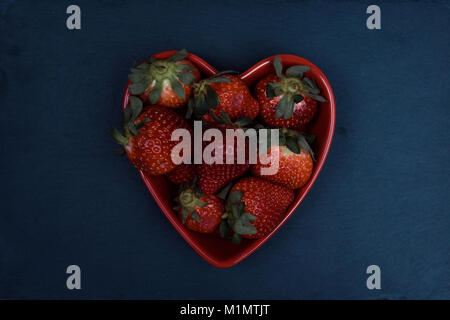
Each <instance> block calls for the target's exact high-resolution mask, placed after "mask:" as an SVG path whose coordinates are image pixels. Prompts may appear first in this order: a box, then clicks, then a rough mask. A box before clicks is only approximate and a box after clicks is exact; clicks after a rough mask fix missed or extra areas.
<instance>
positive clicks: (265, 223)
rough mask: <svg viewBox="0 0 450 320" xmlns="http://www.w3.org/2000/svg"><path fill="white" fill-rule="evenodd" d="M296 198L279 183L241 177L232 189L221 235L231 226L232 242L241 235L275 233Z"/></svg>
mask: <svg viewBox="0 0 450 320" xmlns="http://www.w3.org/2000/svg"><path fill="white" fill-rule="evenodd" d="M293 201H294V192H293V191H292V190H290V189H288V188H286V187H283V186H281V185H279V184H277V183H273V182H270V181H267V180H263V179H260V178H256V177H248V178H243V179H241V180H239V181H238V182H237V183H236V184H235V185H234V186H233V187H232V188H231V190H230V192H229V195H228V199H227V203H226V213H225V214H224V215H223V218H224V219H226V220H224V221H223V222H222V223H221V225H220V234H221V236H222V237H225V236H226V235H227V234H228V233H229V229H230V228H231V230H232V231H234V234H233V237H232V241H233V242H235V243H239V242H240V240H241V237H243V238H247V239H256V238H262V237H264V236H266V235H267V234H269V233H270V232H272V231H273V230H274V229H275V227H276V226H277V225H278V224H279V223H280V221H281V220H282V219H283V217H284V215H285V212H286V209H287V208H288V207H289V205H290V204H291V203H292V202H293Z"/></svg>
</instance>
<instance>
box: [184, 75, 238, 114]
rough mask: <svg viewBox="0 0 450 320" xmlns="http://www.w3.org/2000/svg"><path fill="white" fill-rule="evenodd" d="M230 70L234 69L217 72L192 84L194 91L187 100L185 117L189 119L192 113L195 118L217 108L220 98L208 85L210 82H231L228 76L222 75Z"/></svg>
mask: <svg viewBox="0 0 450 320" xmlns="http://www.w3.org/2000/svg"><path fill="white" fill-rule="evenodd" d="M231 72H234V71H223V72H219V73H217V74H215V75H214V76H212V77H211V78H209V79H204V80H202V81H200V82H197V83H195V84H194V93H193V95H192V97H191V98H190V99H189V101H188V109H187V112H186V118H188V119H189V118H190V117H191V116H192V114H194V116H195V117H196V118H201V117H202V116H203V115H205V114H207V113H208V112H209V111H210V110H212V109H217V106H218V105H219V103H220V99H219V97H218V95H217V93H216V92H215V91H214V90H213V89H212V88H211V86H210V85H211V84H212V83H221V82H222V83H223V82H231V81H232V80H231V79H230V78H227V77H223V76H222V75H224V74H229V73H231Z"/></svg>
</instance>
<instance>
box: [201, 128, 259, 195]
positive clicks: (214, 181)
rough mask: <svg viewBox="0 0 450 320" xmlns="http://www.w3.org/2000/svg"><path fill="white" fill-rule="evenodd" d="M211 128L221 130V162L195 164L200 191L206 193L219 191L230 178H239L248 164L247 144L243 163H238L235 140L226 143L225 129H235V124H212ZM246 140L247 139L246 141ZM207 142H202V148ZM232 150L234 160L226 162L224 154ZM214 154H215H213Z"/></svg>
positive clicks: (248, 166) (247, 167)
mask: <svg viewBox="0 0 450 320" xmlns="http://www.w3.org/2000/svg"><path fill="white" fill-rule="evenodd" d="M213 128H216V129H219V130H221V132H222V136H223V143H222V147H221V148H220V151H219V152H220V153H221V154H222V157H223V158H222V159H223V161H222V162H223V163H222V164H218V163H212V164H207V163H202V164H198V165H196V171H197V177H198V180H199V185H200V188H201V190H202V192H204V193H206V194H215V193H216V192H217V191H219V190H220V189H221V188H222V187H223V186H225V185H226V184H228V183H229V182H231V181H232V180H234V179H236V178H239V177H240V176H242V175H243V174H244V173H245V172H246V171H247V170H248V169H249V168H250V164H249V162H248V156H247V155H248V153H247V152H248V145H246V146H245V152H246V158H245V163H242V164H239V163H238V151H239V149H238V148H237V141H234V145H233V146H229V145H227V143H226V135H225V133H226V131H225V130H226V129H232V128H234V129H236V127H235V126H233V125H230V124H226V125H222V124H220V125H219V124H218V125H215V126H213ZM246 142H247V141H246ZM208 144H209V143H208V142H204V143H203V150H205V147H206V146H207V145H208ZM231 150H233V154H234V162H233V163H232V164H227V163H226V155H227V152H228V153H229V152H231ZM213 156H215V154H214V155H213Z"/></svg>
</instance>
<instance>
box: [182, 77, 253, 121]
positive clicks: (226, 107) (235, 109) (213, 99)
mask: <svg viewBox="0 0 450 320" xmlns="http://www.w3.org/2000/svg"><path fill="white" fill-rule="evenodd" d="M193 112H195V115H196V116H197V117H202V119H203V120H205V121H207V122H210V123H214V119H213V116H212V115H211V114H208V113H212V114H213V115H215V116H220V115H221V114H222V112H226V113H227V114H228V116H229V117H230V119H231V120H232V121H235V120H237V119H240V118H244V117H246V118H250V119H254V118H256V116H257V115H258V113H259V104H258V102H257V101H256V100H255V98H253V97H252V95H251V94H250V90H249V89H248V87H247V86H246V85H245V83H244V82H243V81H242V80H241V79H239V78H238V77H236V76H234V75H231V74H225V73H218V74H216V75H214V76H213V77H211V78H209V79H204V80H202V81H200V82H198V83H195V84H194V94H193V95H192V98H191V99H190V100H189V102H188V111H187V117H190V115H191V114H192V113H193Z"/></svg>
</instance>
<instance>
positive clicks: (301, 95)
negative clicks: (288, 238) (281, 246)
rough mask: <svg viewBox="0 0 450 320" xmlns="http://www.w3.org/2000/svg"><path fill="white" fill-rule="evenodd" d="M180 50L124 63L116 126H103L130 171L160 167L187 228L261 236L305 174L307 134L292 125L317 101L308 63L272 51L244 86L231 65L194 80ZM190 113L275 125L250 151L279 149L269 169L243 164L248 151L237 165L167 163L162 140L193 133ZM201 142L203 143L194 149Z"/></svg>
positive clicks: (168, 148)
mask: <svg viewBox="0 0 450 320" xmlns="http://www.w3.org/2000/svg"><path fill="white" fill-rule="evenodd" d="M187 55H188V53H187V51H186V50H184V49H183V50H180V51H178V52H176V53H175V54H173V55H172V56H171V57H169V58H167V59H164V60H157V59H154V58H149V59H148V60H147V61H146V62H144V63H142V64H140V65H137V66H135V67H133V68H131V73H130V75H129V80H130V82H131V83H130V86H129V92H130V97H129V104H128V106H127V107H126V108H125V110H124V112H123V123H122V125H123V132H119V131H118V130H116V129H112V130H111V134H112V136H113V138H114V140H115V141H116V142H118V143H119V144H121V145H122V146H123V148H124V150H125V152H126V154H127V156H128V158H129V160H130V162H131V163H132V164H133V165H134V166H135V167H136V168H137V169H139V170H141V171H142V172H144V173H145V174H146V175H165V176H166V177H167V179H169V180H170V181H171V182H173V183H174V184H177V185H179V191H178V195H177V196H176V198H175V200H174V201H175V203H174V209H175V210H176V212H177V214H178V216H179V218H180V220H181V221H182V223H183V224H184V225H185V226H186V227H187V228H189V229H191V230H194V231H198V232H202V233H215V232H217V231H219V233H220V235H221V236H222V237H224V238H228V239H229V240H231V241H232V242H233V243H239V242H240V241H241V238H249V239H254V238H261V237H264V236H265V235H267V234H268V233H270V232H271V231H272V230H273V229H274V228H275V227H276V226H277V225H278V224H279V222H280V221H281V220H282V218H283V217H284V215H285V212H286V210H287V208H288V207H289V206H290V205H291V203H292V202H293V201H294V190H295V189H298V188H301V187H302V186H304V185H305V184H306V183H307V181H308V179H309V178H310V176H311V174H312V171H313V166H314V156H313V152H312V149H311V148H310V143H312V142H313V139H314V137H313V136H311V135H306V134H304V133H301V132H304V131H305V130H306V128H307V125H308V123H309V122H310V121H311V120H312V119H313V117H314V115H315V113H316V111H317V108H318V103H319V102H324V101H325V99H324V98H323V97H321V96H320V91H319V89H318V88H317V85H316V83H315V81H314V80H313V79H309V78H307V77H305V76H304V73H305V72H307V71H309V67H307V66H301V65H296V66H291V67H289V68H287V69H286V70H285V71H284V72H283V66H282V64H281V62H280V59H279V58H278V57H275V59H274V60H273V67H274V73H272V74H270V75H268V76H266V77H264V78H263V79H260V80H259V82H257V84H256V85H255V86H254V88H252V90H251V89H250V88H248V87H247V85H246V84H245V83H244V82H243V81H242V80H241V79H240V78H239V77H237V76H236V75H235V74H234V73H232V72H221V73H218V74H215V75H214V76H212V77H210V78H206V79H202V78H201V74H200V71H199V70H198V68H197V67H196V66H195V65H194V64H193V63H191V62H190V61H189V60H187V59H186V57H187ZM252 92H253V94H252ZM193 120H201V121H203V126H204V127H207V128H216V129H218V130H220V131H222V132H224V133H225V131H226V129H232V128H243V129H244V130H245V128H250V127H251V128H257V129H261V128H279V134H280V139H279V141H271V142H270V145H268V147H267V148H266V149H265V150H258V152H259V154H262V153H264V155H265V156H267V157H269V158H270V157H271V156H274V155H276V156H277V157H278V161H279V169H278V171H277V172H276V173H275V174H273V175H262V174H261V170H262V169H263V168H265V167H266V166H268V164H267V165H266V164H263V163H262V162H260V161H258V162H257V163H253V164H250V163H249V161H248V157H246V159H245V162H244V163H240V164H238V163H236V162H235V163H233V164H226V163H223V164H218V163H213V164H207V163H201V164H179V165H177V164H175V163H174V162H173V161H172V158H171V152H172V149H173V148H174V147H175V146H176V145H177V144H178V142H177V141H172V140H171V136H172V132H173V131H174V130H175V129H179V128H184V129H186V130H188V131H189V132H191V134H192V133H193V129H192V123H193ZM224 136H225V135H224ZM207 145H208V143H206V142H204V146H203V147H206V146H207ZM224 146H225V147H224V148H223V149H222V150H223V153H224V158H225V154H226V153H227V152H228V151H227V150H228V148H229V147H230V146H227V145H226V142H225V138H224ZM231 148H234V149H236V145H232V146H231ZM234 151H236V150H234ZM234 156H235V158H236V157H237V152H234ZM191 163H192V162H191Z"/></svg>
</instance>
